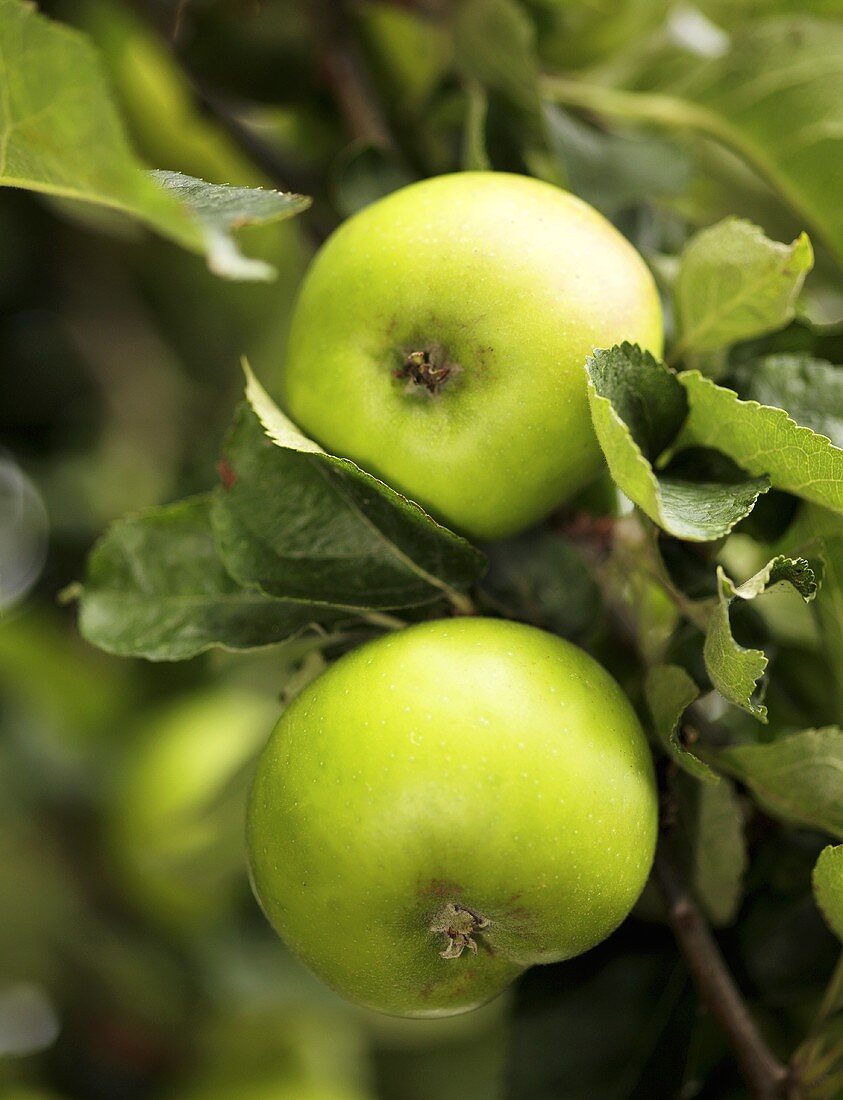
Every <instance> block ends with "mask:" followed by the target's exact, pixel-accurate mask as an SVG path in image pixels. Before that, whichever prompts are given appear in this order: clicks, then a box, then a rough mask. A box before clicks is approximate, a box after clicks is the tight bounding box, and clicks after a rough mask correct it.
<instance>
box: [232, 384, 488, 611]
mask: <svg viewBox="0 0 843 1100" xmlns="http://www.w3.org/2000/svg"><path fill="white" fill-rule="evenodd" d="M246 395H247V398H248V404H245V405H243V406H242V407H241V409H240V410H239V412H238V414H237V417H236V419H235V423H234V426H233V428H232V430H231V433H230V434H229V437H228V439H227V440H226V442H225V445H224V449H223V462H222V475H223V488H222V490H221V491H220V492H219V493H218V494H217V496H216V499H215V502H214V509H213V524H214V530H215V533H216V536H217V541H218V545H219V547H220V552H221V554H222V557H223V560H224V561H225V564H226V567H227V568H228V570H229V572H230V573H231V575H232V576H233V577H235V578H236V579H237V580H238V581H239V582H240V583H241V584H247V585H257V586H258V587H259V588H260V589H261V590H262V591H264V592H266V593H267V594H268V595H270V596H276V597H282V598H293V599H303V600H312V601H316V602H324V603H334V604H337V603H338V604H342V605H344V606H352V607H358V608H387V607H391V608H397V607H413V606H420V605H423V604H427V603H433V602H435V601H437V600H441V599H442V598H443V597H444V596H447V597H448V598H449V599H451V600H452V601H453V602H455V603H460V602H461V600H462V599H463V597H461V596H460V592H462V591H464V590H465V589H466V588H468V587H469V586H470V585H471V584H472V583H473V582H474V581H475V580H477V578H478V577H479V575H480V573H481V572H482V571H483V568H484V565H485V561H484V558H483V557H482V555H481V554H480V553H479V552H478V551H476V550H475V549H474V548H473V547H472V546H471V545H470V544H469V543H468V542H466V541H465V540H464V539H462V538H460V537H459V536H457V535H455V534H453V533H452V532H451V531H449V530H447V528H445V527H442V526H440V525H439V524H438V523H436V522H435V521H434V520H432V519H431V518H430V517H429V516H428V515H427V514H426V513H425V512H424V511H423V510H422V509H421V508H420V507H419V506H418V505H416V504H413V503H412V502H411V501H408V500H406V499H405V498H404V497H402V496H401V495H400V494H399V493H397V492H395V491H394V490H393V489H391V488H389V486H387V485H385V484H384V483H383V482H381V481H378V479H377V478H375V477H372V476H371V475H370V474H367V473H365V472H364V471H363V470H361V469H360V468H359V467H358V466H356V465H355V464H354V463H353V462H351V461H350V460H349V459H345V458H336V457H334V456H333V455H329V454H326V453H325V452H324V451H323V450H322V449H321V448H320V447H319V446H318V445H317V444H316V443H314V442H313V441H312V440H310V439H307V438H306V437H305V436H303V435H302V434H301V433H300V432H299V431H298V429H297V428H296V427H295V425H293V424H292V423H291V422H290V421H289V420H287V418H286V417H285V416H284V415H283V414H282V413H281V411H280V410H279V409H278V408H277V406H276V405H275V404H274V403H273V402H272V400H271V399H270V398H269V397H268V396H267V394H266V392H265V391H264V390H263V389H262V387H261V386H260V384H259V383H258V381H257V379H256V378H255V377H254V375H253V374H252V373H251V372H250V371H248V370H247V387H246Z"/></svg>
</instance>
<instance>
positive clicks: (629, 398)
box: [586, 344, 769, 542]
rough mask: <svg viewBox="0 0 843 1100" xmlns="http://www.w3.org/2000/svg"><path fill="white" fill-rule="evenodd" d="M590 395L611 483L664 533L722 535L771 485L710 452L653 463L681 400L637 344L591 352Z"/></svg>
mask: <svg viewBox="0 0 843 1100" xmlns="http://www.w3.org/2000/svg"><path fill="white" fill-rule="evenodd" d="M586 368H587V371H588V400H589V407H590V409H591V418H592V422H593V424H594V429H595V432H596V434H597V439H598V441H599V443H600V446H601V448H602V450H603V453H604V455H605V457H606V462H607V464H608V467H609V471H610V473H611V475H612V477H613V479H614V481H615V482H616V484H617V485H618V486H619V488H621V489H622V490H623V492H624V493H625V494H626V495H627V496H628V497H629V499H630V500H632V501H633V502H634V503H635V504H637V505H638V507H639V508H640V509H641V510H642V511H643V512H644V513H645V514H646V515H647V516H649V518H650V519H651V520H652V521H653V522H654V523H656V524H658V526H659V527H661V528H662V529H663V530H664V531H667V532H668V533H669V534H671V535H673V536H675V537H676V538H680V539H687V540H688V541H691V542H709V541H712V540H713V539H717V538H720V537H722V536H723V535H725V534H728V532H729V531H731V530H732V528H733V527H734V526H735V524H736V523H738V522H739V521H740V520H742V519H743V518H744V517H745V516H747V515H748V514H749V513H750V512H751V511H752V509H753V507H754V506H755V502H756V501H757V499H758V497H759V496H760V494H761V493H764V492H766V491H767V489H768V488H769V482H768V480H767V479H766V477H764V476H763V475H762V476H760V477H755V478H746V477H745V476H744V475H743V473H742V472H741V471H740V470H736V469H734V468H730V469H728V470H726V469H725V466H726V465H729V466H730V467H731V464H725V463H723V462H720V461H713V460H715V459H716V456H712V455H693V456H691V455H684V456H683V455H680V456H678V458H677V459H676V460H675V462H674V463H672V464H671V465H670V466H668V467H666V468H665V469H664V470H663V471H660V472H659V473H658V474H657V473H656V471H655V469H654V463H655V461H656V459H657V458H658V457H659V455H660V453H661V452H662V451H663V450H664V448H665V447H666V446H667V445H668V444H669V443H670V442H671V440H672V439H673V438H674V436H675V435H676V434H677V433H678V431H679V429H680V428H681V426H682V422H683V420H684V418H685V412H686V404H685V397H684V394H683V392H682V386H681V385H680V384H679V382H678V380H677V376H676V375H675V374H673V372H672V371H670V370H668V368H667V367H665V366H664V365H663V364H662V363H659V362H657V360H656V359H654V358H653V356H652V355H650V353H649V352H645V351H642V350H641V349H640V348H638V347H636V346H633V345H630V344H621V345H619V346H618V347H614V348H611V349H610V350H599V351H596V352H595V353H594V354H593V355H592V356H590V358H589V360H588V362H587V364H586Z"/></svg>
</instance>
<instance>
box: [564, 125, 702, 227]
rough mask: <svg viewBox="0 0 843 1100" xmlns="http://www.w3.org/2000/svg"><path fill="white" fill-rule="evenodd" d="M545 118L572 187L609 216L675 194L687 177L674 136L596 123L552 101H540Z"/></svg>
mask: <svg viewBox="0 0 843 1100" xmlns="http://www.w3.org/2000/svg"><path fill="white" fill-rule="evenodd" d="M543 118H544V124H545V131H546V133H547V141H548V144H549V146H550V149H551V151H552V153H553V156H554V157H555V159H556V161H557V162H558V163H559V165H560V166H561V168H562V169H564V173H565V177H566V179H567V180H569V181H570V189H571V190H572V191H573V192H574V194H576V195H579V197H580V198H582V199H585V200H586V202H590V203H591V204H592V206H596V207H597V209H598V210H601V211H603V213H604V214H607V215H608V216H610V217H613V216H616V215H617V214H618V213H619V212H621V211H624V210H627V209H628V208H629V207H631V206H641V205H643V204H645V203H652V202H654V201H655V200H658V199H659V198H660V197H662V196H665V195H675V194H678V193H679V192H680V191H681V189H682V187H683V185H684V184H685V182H686V180H687V177H688V171H689V163H688V159H687V157H686V155H685V153H684V152H683V151H682V150H681V149H679V147H678V146H677V145H676V143H674V142H668V141H665V140H664V139H663V138H661V137H659V136H657V135H653V134H647V135H646V136H644V135H641V134H639V133H629V132H620V133H614V132H611V131H607V130H606V129H604V128H599V129H598V128H597V127H595V126H589V125H587V124H586V123H585V122H582V121H581V120H580V119H578V118H577V117H576V116H574V115H572V114H570V113H569V112H567V111H562V110H560V109H559V108H558V107H554V106H553V105H552V104H545V105H544V108H543Z"/></svg>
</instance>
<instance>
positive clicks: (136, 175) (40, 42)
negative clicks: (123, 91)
mask: <svg viewBox="0 0 843 1100" xmlns="http://www.w3.org/2000/svg"><path fill="white" fill-rule="evenodd" d="M0 185H2V186H6V187H20V188H25V189H27V190H31V191H38V192H43V193H45V194H48V195H53V196H57V197H60V198H65V199H76V200H81V201H84V202H90V203H95V204H97V205H99V206H104V207H107V208H109V209H112V210H116V211H119V212H121V213H123V214H126V215H128V216H130V217H133V218H136V219H138V220H139V221H141V222H143V223H144V224H146V225H148V226H149V227H150V228H152V229H154V230H155V231H156V232H158V233H161V234H163V235H164V236H165V237H168V238H170V239H171V240H173V241H176V242H177V243H178V244H180V245H182V246H183V247H185V248H187V249H190V250H191V251H194V252H199V253H205V254H206V255H207V259H208V264H209V266H210V267H211V269H212V270H213V271H214V272H216V273H217V274H219V275H225V276H227V277H229V278H235V279H256V278H257V279H266V278H272V277H273V275H274V270H273V269H272V268H269V267H268V266H267V265H265V264H263V263H260V262H258V261H254V260H248V259H246V258H245V257H244V256H242V255H240V253H239V252H238V251H237V248H236V246H235V244H234V241H233V238H232V236H231V231H232V230H233V229H236V228H239V227H240V226H242V225H247V224H250V223H253V222H266V221H270V220H275V219H277V218H282V217H288V216H290V215H291V214H294V213H297V212H298V211H299V210H302V209H305V208H306V207H307V206H308V205H309V202H310V200H309V199H305V198H302V197H301V196H297V195H284V194H281V193H279V192H274V191H261V190H259V189H256V190H249V189H248V188H234V187H232V188H228V187H221V186H212V185H210V184H206V183H204V182H203V181H202V180H195V179H192V178H190V177H187V176H181V175H179V174H178V173H173V172H165V173H149V172H147V171H145V168H144V166H143V165H142V164H141V162H140V161H139V159H138V158H137V156H136V155H135V153H134V152H133V150H132V149H131V147H130V145H129V143H128V141H127V138H126V134H125V131H124V128H123V124H122V121H121V119H120V116H119V114H118V112H117V109H116V107H115V105H114V103H113V100H112V98H111V92H110V89H109V87H108V84H107V82H106V80H105V78H104V76H103V73H102V70H101V67H100V60H99V58H98V56H97V54H96V51H95V50H94V48H93V47H92V45H91V44H90V42H89V41H88V39H87V38H86V37H85V36H84V35H82V34H80V33H79V32H78V31H76V30H72V29H71V28H69V27H66V26H63V25H62V24H61V23H57V22H54V21H52V20H50V19H47V18H45V17H44V16H42V15H40V14H39V13H38V12H37V10H36V9H35V7H34V6H33V5H30V4H28V3H26V2H24V0H0Z"/></svg>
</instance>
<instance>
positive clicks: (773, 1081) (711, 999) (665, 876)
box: [655, 846, 789, 1100]
mask: <svg viewBox="0 0 843 1100" xmlns="http://www.w3.org/2000/svg"><path fill="white" fill-rule="evenodd" d="M655 873H656V879H657V881H658V883H659V886H660V887H661V891H662V894H663V895H664V900H665V903H666V905H667V914H668V920H669V921H670V924H671V926H672V928H673V932H674V934H675V936H676V939H677V942H678V944H679V946H680V948H681V950H682V953H683V955H684V956H685V961H686V962H687V964H688V967H689V969H690V971H691V974H692V975H693V978H694V981H695V983H696V985H697V989H698V990H699V993H700V997H701V998H702V1000H703V1002H704V1004H705V1006H706V1008H707V1009H708V1010H709V1012H711V1014H712V1016H714V1017H715V1019H716V1020H717V1021H718V1023H719V1024H720V1026H721V1027H722V1028H723V1031H724V1032H725V1034H726V1037H727V1039H728V1040H729V1044H730V1046H731V1047H732V1050H733V1051H734V1054H735V1058H736V1059H737V1062H738V1065H739V1066H740V1069H741V1072H742V1074H743V1076H744V1078H745V1080H746V1082H747V1085H748V1086H749V1090H750V1093H751V1094H752V1096H754V1097H756V1100H784V1098H786V1097H787V1095H788V1080H789V1074H788V1070H787V1069H786V1067H785V1066H783V1065H782V1064H781V1063H780V1062H779V1061H778V1060H777V1059H776V1058H775V1056H774V1055H773V1054H772V1052H771V1051H770V1049H769V1048H768V1046H767V1044H766V1043H765V1042H764V1039H763V1037H762V1036H761V1033H760V1032H759V1030H758V1028H757V1026H756V1024H755V1021H754V1020H753V1018H752V1016H751V1015H750V1013H749V1010H748V1009H747V1007H746V1004H745V1003H744V1000H743V997H742V996H741V993H740V990H739V989H738V987H737V985H736V984H735V979H734V978H733V977H732V974H731V972H730V970H729V968H728V967H727V965H726V962H725V960H724V958H723V955H722V954H721V952H720V948H719V947H718V946H717V942H716V940H715V939H714V936H713V935H712V934H711V929H710V928H709V926H708V923H707V922H706V920H705V918H704V917H703V915H702V913H701V912H700V909H699V907H698V906H697V904H696V902H695V901H694V899H693V897H692V896H691V894H690V892H689V890H688V889H687V887H686V886H685V885H684V883H683V882H682V880H681V879H680V877H679V875H678V873H677V871H676V868H675V867H674V866H673V864H672V863H671V861H670V859H669V858H668V857H667V856H666V854H665V852H664V847H663V846H660V848H659V851H658V852H657V854H656V862H655Z"/></svg>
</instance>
